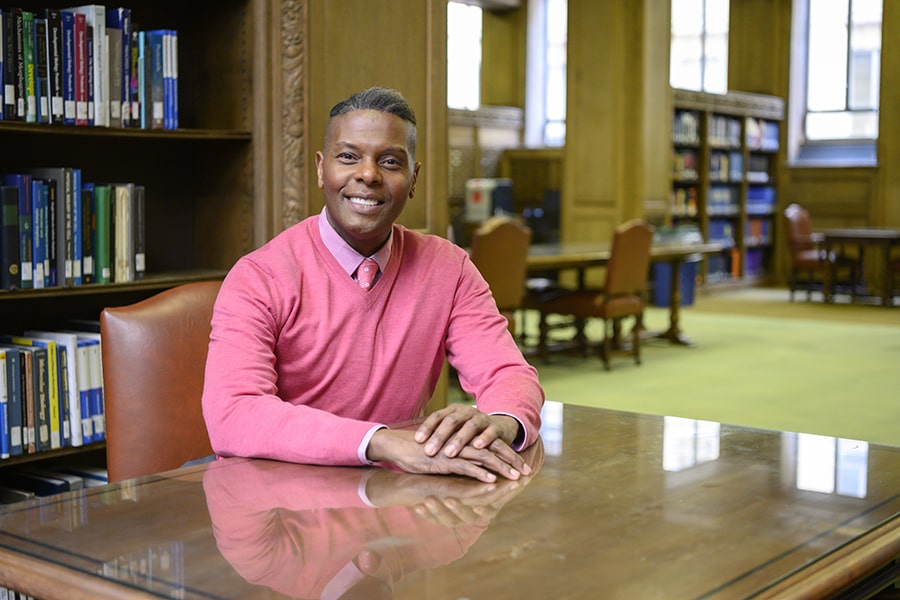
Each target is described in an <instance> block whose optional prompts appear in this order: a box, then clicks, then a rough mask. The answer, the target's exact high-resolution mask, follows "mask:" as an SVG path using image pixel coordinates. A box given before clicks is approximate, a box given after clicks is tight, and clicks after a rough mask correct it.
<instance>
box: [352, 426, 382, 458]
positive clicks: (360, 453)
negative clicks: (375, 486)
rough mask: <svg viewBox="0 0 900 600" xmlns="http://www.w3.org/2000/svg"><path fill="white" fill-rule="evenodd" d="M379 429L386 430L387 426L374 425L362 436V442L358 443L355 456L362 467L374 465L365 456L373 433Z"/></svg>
mask: <svg viewBox="0 0 900 600" xmlns="http://www.w3.org/2000/svg"><path fill="white" fill-rule="evenodd" d="M379 429H387V425H375V426H373V427H372V428H371V429H370V430H369V431H367V432H366V435H364V436H363V439H362V441H361V442H360V443H359V448H357V449H356V455H357V457H358V458H359V462H360V463H361V464H364V465H369V466H371V465H374V464H375V463H374V462H373V461H371V460H369V457H368V456H367V453H368V450H369V442H371V441H372V436H373V435H375V432H376V431H378V430H379Z"/></svg>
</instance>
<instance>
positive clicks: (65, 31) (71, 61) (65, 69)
mask: <svg viewBox="0 0 900 600" xmlns="http://www.w3.org/2000/svg"><path fill="white" fill-rule="evenodd" d="M60 15H61V16H62V42H63V44H62V80H63V94H62V97H63V123H65V124H66V125H74V124H75V117H76V113H75V13H73V12H72V11H70V10H63V11H60Z"/></svg>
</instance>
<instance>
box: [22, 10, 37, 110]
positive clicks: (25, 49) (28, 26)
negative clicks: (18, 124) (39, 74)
mask: <svg viewBox="0 0 900 600" xmlns="http://www.w3.org/2000/svg"><path fill="white" fill-rule="evenodd" d="M22 53H23V58H22V60H23V63H24V68H25V121H26V122H28V123H35V122H37V90H36V85H35V73H34V13H33V12H31V11H28V10H23V11H22Z"/></svg>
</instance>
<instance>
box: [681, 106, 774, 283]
mask: <svg viewBox="0 0 900 600" xmlns="http://www.w3.org/2000/svg"><path fill="white" fill-rule="evenodd" d="M673 106H674V115H673V123H672V148H671V152H672V172H671V180H672V184H671V189H672V191H671V202H670V204H669V207H668V218H667V221H668V223H669V224H671V225H673V226H678V225H693V226H696V227H697V228H699V230H700V232H701V233H702V235H703V237H704V239H705V240H707V241H710V242H719V243H722V244H723V245H724V246H725V249H724V250H723V251H722V252H721V253H718V254H716V255H712V256H709V257H707V258H705V259H704V261H703V266H702V268H701V270H700V276H701V279H702V281H703V283H704V284H706V285H722V284H729V283H752V282H756V281H760V280H764V279H766V278H769V277H771V276H772V275H773V274H774V272H775V256H774V240H775V232H776V227H777V224H778V219H777V218H776V207H777V196H778V177H777V172H778V165H779V164H780V162H781V161H782V153H781V144H780V141H779V140H780V135H781V122H782V121H783V120H784V101H783V100H782V99H781V98H778V97H774V96H764V95H760V94H748V93H743V92H729V93H728V94H724V95H718V94H706V93H702V92H693V91H686V90H673Z"/></svg>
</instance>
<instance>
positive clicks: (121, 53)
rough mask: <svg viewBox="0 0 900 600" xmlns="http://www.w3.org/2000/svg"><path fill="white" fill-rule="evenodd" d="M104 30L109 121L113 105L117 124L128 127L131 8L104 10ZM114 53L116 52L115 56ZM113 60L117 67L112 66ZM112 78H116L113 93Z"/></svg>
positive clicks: (129, 114)
mask: <svg viewBox="0 0 900 600" xmlns="http://www.w3.org/2000/svg"><path fill="white" fill-rule="evenodd" d="M106 32H107V35H108V36H109V57H110V65H111V66H110V92H109V94H110V121H111V124H113V123H112V120H113V119H112V110H113V105H115V106H117V107H118V110H117V111H116V112H117V114H119V115H120V117H119V118H120V122H119V123H118V124H117V126H120V127H129V126H130V121H131V9H130V8H121V7H118V8H109V9H107V11H106ZM115 53H118V55H117V56H116V54H115ZM114 61H115V62H116V63H118V65H119V66H118V68H116V67H114V66H112V65H113V64H114ZM113 78H116V79H117V80H118V84H117V85H116V89H118V90H119V93H118V94H115V93H114V92H113V90H112V88H113V85H114V84H113Z"/></svg>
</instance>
